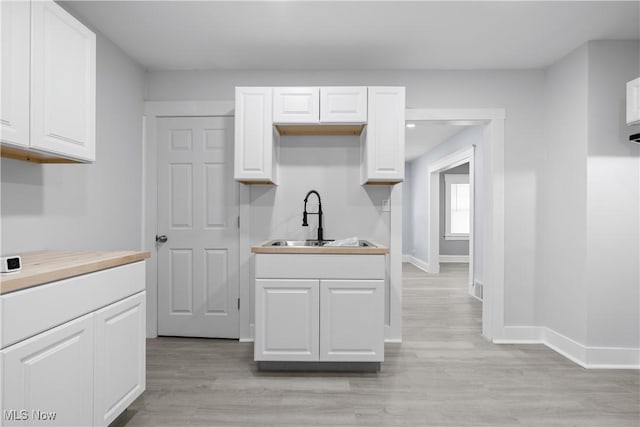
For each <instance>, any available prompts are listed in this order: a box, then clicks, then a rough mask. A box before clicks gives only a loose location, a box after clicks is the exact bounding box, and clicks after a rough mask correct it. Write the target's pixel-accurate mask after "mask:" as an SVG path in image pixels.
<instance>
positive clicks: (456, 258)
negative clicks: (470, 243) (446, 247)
mask: <svg viewBox="0 0 640 427" xmlns="http://www.w3.org/2000/svg"><path fill="white" fill-rule="evenodd" d="M440 262H441V263H443V262H445V263H451V262H464V263H467V264H468V263H469V255H440Z"/></svg>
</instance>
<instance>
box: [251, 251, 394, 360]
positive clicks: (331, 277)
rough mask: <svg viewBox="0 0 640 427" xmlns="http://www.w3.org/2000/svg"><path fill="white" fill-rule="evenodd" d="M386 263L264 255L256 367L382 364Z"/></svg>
mask: <svg viewBox="0 0 640 427" xmlns="http://www.w3.org/2000/svg"><path fill="white" fill-rule="evenodd" d="M384 278H385V255H335V254H334V255H319V254H260V253H259V254H256V282H255V285H256V287H255V291H256V293H255V295H256V297H255V304H256V305H255V342H254V360H256V361H258V362H268V361H279V362H382V361H383V360H384V301H385V291H384V284H385V280H384Z"/></svg>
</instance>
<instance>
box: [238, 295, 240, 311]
mask: <svg viewBox="0 0 640 427" xmlns="http://www.w3.org/2000/svg"><path fill="white" fill-rule="evenodd" d="M238 310H240V298H238Z"/></svg>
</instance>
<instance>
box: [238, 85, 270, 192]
mask: <svg viewBox="0 0 640 427" xmlns="http://www.w3.org/2000/svg"><path fill="white" fill-rule="evenodd" d="M272 108H273V105H272V89H271V88H270V87H237V88H236V111H235V160H234V177H235V179H236V180H237V181H240V182H246V183H273V184H275V183H276V182H277V170H276V164H277V145H276V144H274V139H275V138H277V133H275V131H274V129H273V126H272ZM274 137H275V138H274Z"/></svg>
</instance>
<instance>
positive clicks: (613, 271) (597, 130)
mask: <svg viewBox="0 0 640 427" xmlns="http://www.w3.org/2000/svg"><path fill="white" fill-rule="evenodd" d="M588 49H589V58H588V60H589V104H588V107H589V113H588V132H589V138H588V157H587V162H586V170H587V215H586V226H587V242H586V244H587V254H586V256H587V258H586V259H587V274H586V283H587V286H588V294H587V340H586V344H587V345H588V346H592V347H633V348H640V146H639V145H638V144H633V143H631V142H629V140H628V130H627V126H626V125H625V83H626V82H627V81H629V80H632V79H634V78H637V77H639V76H640V43H638V42H610V41H598V42H590V43H589V45H588Z"/></svg>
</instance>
